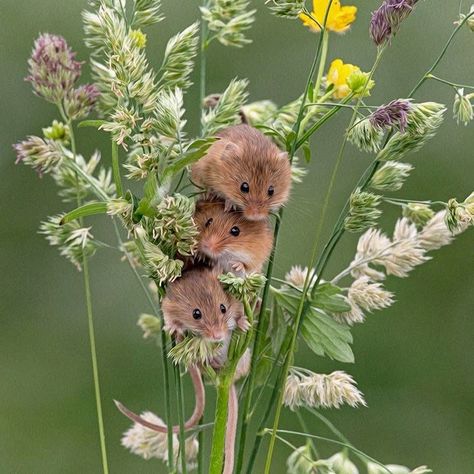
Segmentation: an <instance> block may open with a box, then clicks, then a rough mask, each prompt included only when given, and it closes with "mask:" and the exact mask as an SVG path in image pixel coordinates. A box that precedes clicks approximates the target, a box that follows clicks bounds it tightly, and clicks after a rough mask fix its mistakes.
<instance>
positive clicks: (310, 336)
mask: <svg viewBox="0 0 474 474" xmlns="http://www.w3.org/2000/svg"><path fill="white" fill-rule="evenodd" d="M318 290H319V291H318ZM318 290H317V291H316V297H317V298H319V301H323V298H326V299H325V300H324V301H325V302H326V303H327V302H328V301H329V302H333V300H332V298H339V297H340V296H341V295H339V294H338V293H339V292H340V291H341V289H340V288H338V287H337V286H335V285H332V284H331V283H323V284H321V285H320V286H318ZM273 294H274V298H275V302H276V304H277V305H279V306H280V307H281V308H283V309H284V310H286V311H287V312H288V313H290V314H291V315H292V316H294V315H295V313H296V311H297V309H298V306H299V302H300V298H301V293H300V292H298V291H297V290H295V289H293V288H280V289H274V288H273ZM312 304H314V303H312ZM327 304H329V303H327ZM302 321H303V322H302V325H301V335H302V336H303V339H304V340H305V342H306V344H307V345H308V347H309V348H310V349H311V350H312V351H313V352H314V353H315V354H317V355H320V356H324V355H326V356H327V357H329V358H331V359H335V360H338V361H340V362H354V354H353V353H352V349H351V347H350V345H349V344H350V343H352V335H351V332H350V328H349V326H347V325H346V324H343V323H339V322H337V321H336V320H335V319H333V318H332V317H330V316H328V315H327V314H326V313H325V312H324V311H323V310H322V309H320V308H316V307H314V306H311V305H310V303H309V301H306V302H305V305H304V307H303V316H302Z"/></svg>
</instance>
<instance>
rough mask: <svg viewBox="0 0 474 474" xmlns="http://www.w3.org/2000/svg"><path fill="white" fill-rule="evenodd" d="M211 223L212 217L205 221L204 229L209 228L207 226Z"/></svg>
mask: <svg viewBox="0 0 474 474" xmlns="http://www.w3.org/2000/svg"><path fill="white" fill-rule="evenodd" d="M213 221H214V219H213V218H212V217H211V218H209V219H208V220H207V221H206V223H205V224H204V227H209V226H210V225H211V224H212V222H213Z"/></svg>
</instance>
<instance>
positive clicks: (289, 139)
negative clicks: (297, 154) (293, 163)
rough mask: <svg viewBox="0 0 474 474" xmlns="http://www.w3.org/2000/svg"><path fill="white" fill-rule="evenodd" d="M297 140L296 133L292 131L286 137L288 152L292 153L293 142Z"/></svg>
mask: <svg viewBox="0 0 474 474" xmlns="http://www.w3.org/2000/svg"><path fill="white" fill-rule="evenodd" d="M295 138H296V133H295V132H294V131H293V130H292V131H291V132H290V133H288V135H287V136H286V140H285V145H286V151H288V152H290V151H291V148H292V146H293V142H294V141H295Z"/></svg>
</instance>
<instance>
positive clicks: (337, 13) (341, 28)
mask: <svg viewBox="0 0 474 474" xmlns="http://www.w3.org/2000/svg"><path fill="white" fill-rule="evenodd" d="M329 2H330V0H313V11H312V12H311V15H312V17H313V18H314V19H315V20H316V21H315V20H314V19H313V18H311V17H309V16H308V15H306V14H304V13H301V14H300V19H301V20H302V21H303V24H304V25H305V26H308V27H309V28H310V29H311V30H312V31H315V32H318V31H321V28H320V26H319V25H322V24H323V23H324V18H325V16H326V10H327V9H328V6H329ZM356 13H357V7H355V6H352V5H348V6H341V2H340V1H339V0H333V2H332V4H331V8H330V10H329V14H328V18H327V22H326V28H327V29H328V30H330V31H335V32H337V33H344V32H345V31H346V30H348V29H349V27H350V25H351V23H353V22H354V21H355V19H356ZM318 23H319V25H318Z"/></svg>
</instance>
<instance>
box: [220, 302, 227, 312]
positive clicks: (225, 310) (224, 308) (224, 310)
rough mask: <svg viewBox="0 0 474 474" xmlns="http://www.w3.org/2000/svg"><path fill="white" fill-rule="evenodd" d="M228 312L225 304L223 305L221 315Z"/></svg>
mask: <svg viewBox="0 0 474 474" xmlns="http://www.w3.org/2000/svg"><path fill="white" fill-rule="evenodd" d="M226 312H227V308H226V307H225V306H224V305H223V304H221V313H222V314H225V313H226Z"/></svg>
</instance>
